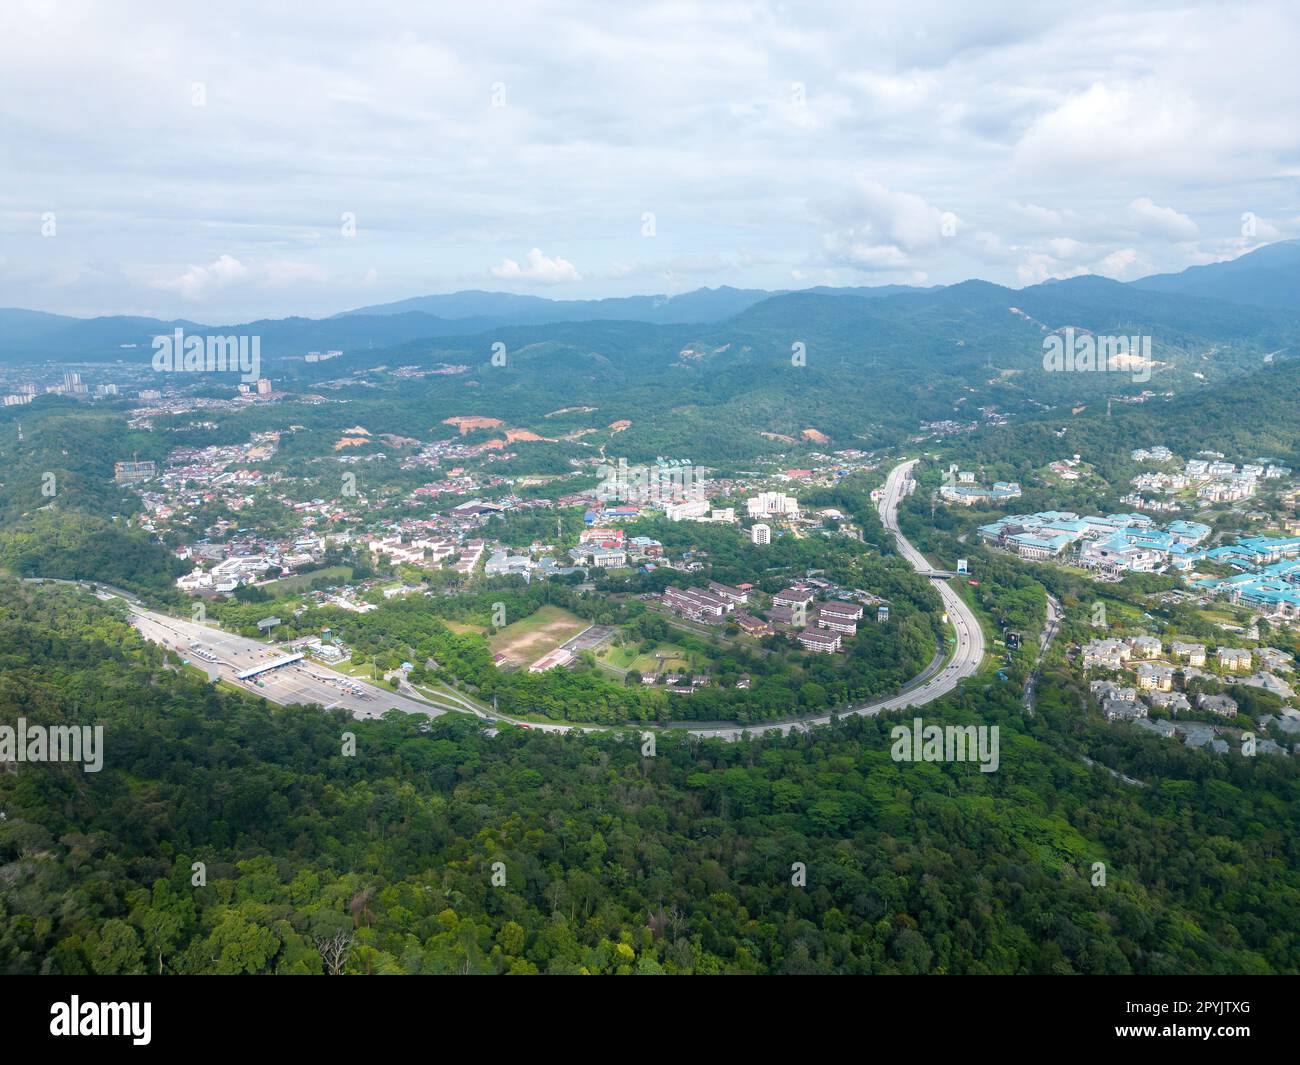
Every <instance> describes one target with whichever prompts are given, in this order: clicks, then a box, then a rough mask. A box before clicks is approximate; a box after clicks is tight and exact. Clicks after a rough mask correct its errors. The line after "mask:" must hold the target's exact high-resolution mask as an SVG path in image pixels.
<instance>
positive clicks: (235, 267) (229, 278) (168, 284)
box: [154, 255, 248, 301]
mask: <svg viewBox="0 0 1300 1065" xmlns="http://www.w3.org/2000/svg"><path fill="white" fill-rule="evenodd" d="M247 276H248V268H247V267H245V266H244V264H243V263H241V262H240V261H239V260H238V259H236V258H234V257H233V256H231V255H222V256H221V257H220V258H218V259H216V260H215V261H214V262H212V263H209V264H208V265H207V266H191V267H190V268H189V269H187V270H186V271H185V272H184V273H183V274H181V275H180V276H179V277H174V278H163V279H162V280H159V281H155V282H154V286H155V287H156V288H162V289H169V290H170V291H172V292H179V293H180V294H181V296H183V297H184V298H185V299H187V300H196V301H197V300H202V299H203V298H204V297H206V296H207V295H209V294H210V293H211V292H212V291H213V290H214V289H219V288H225V287H226V286H227V285H230V284H233V283H235V282H237V281H242V280H243V279H244V278H245V277H247Z"/></svg>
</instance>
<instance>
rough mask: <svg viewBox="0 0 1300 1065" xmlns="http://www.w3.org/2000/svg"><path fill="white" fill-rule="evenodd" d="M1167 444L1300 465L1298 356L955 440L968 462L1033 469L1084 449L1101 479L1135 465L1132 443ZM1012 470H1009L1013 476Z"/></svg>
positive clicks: (1183, 451)
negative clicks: (1234, 375)
mask: <svg viewBox="0 0 1300 1065" xmlns="http://www.w3.org/2000/svg"><path fill="white" fill-rule="evenodd" d="M1157 444H1163V445H1165V446H1166V447H1168V448H1170V449H1172V450H1173V451H1174V452H1175V453H1176V454H1178V455H1181V456H1183V457H1184V458H1191V457H1194V456H1195V455H1196V453H1197V452H1198V451H1201V450H1203V449H1210V450H1214V451H1219V452H1223V453H1224V454H1232V455H1235V456H1240V457H1241V458H1243V459H1246V460H1253V459H1255V458H1256V457H1264V458H1267V459H1269V460H1270V461H1274V462H1278V463H1282V464H1284V465H1288V466H1291V467H1292V468H1293V469H1300V361H1296V360H1286V361H1283V362H1278V363H1273V364H1269V365H1267V366H1265V367H1263V368H1262V369H1261V370H1259V371H1257V372H1255V373H1253V374H1249V375H1246V376H1244V377H1241V378H1238V379H1235V380H1233V381H1232V382H1230V383H1226V384H1219V385H1211V384H1197V385H1195V386H1193V387H1191V388H1189V389H1187V390H1186V391H1182V392H1179V393H1177V394H1175V395H1173V396H1170V397H1163V396H1162V397H1155V398H1152V399H1151V400H1149V401H1148V402H1145V403H1112V404H1111V406H1110V412H1109V413H1107V406H1106V403H1105V402H1104V400H1103V401H1102V402H1098V403H1091V404H1089V405H1087V406H1086V407H1085V408H1084V409H1083V410H1079V411H1077V412H1076V411H1072V410H1070V409H1065V408H1056V409H1053V410H1051V411H1045V412H1040V413H1038V414H1036V415H1033V416H1031V417H1029V418H1026V419H1024V420H1022V421H1020V422H1017V423H1013V424H1011V425H1007V426H1000V427H997V428H991V429H985V430H982V431H980V432H977V433H974V434H971V435H969V436H963V437H961V438H959V439H957V440H954V441H953V443H952V444H951V448H952V449H954V454H960V455H961V458H962V461H963V462H966V463H986V464H989V465H993V464H1006V465H1007V467H1008V469H1009V470H1014V469H1018V470H1021V471H1022V472H1023V475H1024V477H1025V478H1026V479H1028V476H1029V472H1030V471H1032V470H1033V469H1035V468H1037V467H1040V466H1042V465H1043V464H1044V463H1045V462H1048V461H1050V460H1052V459H1055V458H1057V457H1059V456H1060V455H1061V454H1063V453H1064V454H1070V453H1081V454H1085V455H1086V456H1087V457H1088V460H1089V462H1091V463H1093V464H1094V465H1096V466H1097V467H1098V470H1099V472H1101V473H1102V475H1103V476H1106V477H1112V476H1114V474H1115V470H1116V469H1118V468H1119V467H1124V466H1127V465H1128V464H1129V453H1130V451H1131V450H1132V449H1134V448H1139V447H1152V446H1155V445H1157ZM1010 475H1011V474H1010V473H1009V476H1010Z"/></svg>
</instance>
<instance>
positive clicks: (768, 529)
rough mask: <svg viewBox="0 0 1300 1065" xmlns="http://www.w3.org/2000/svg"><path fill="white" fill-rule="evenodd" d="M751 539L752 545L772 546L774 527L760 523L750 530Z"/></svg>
mask: <svg viewBox="0 0 1300 1065" xmlns="http://www.w3.org/2000/svg"><path fill="white" fill-rule="evenodd" d="M749 539H750V542H751V543H755V544H770V543H771V542H772V526H770V525H764V524H763V523H762V522H759V523H758V524H757V525H755V526H754V527H753V528H752V529H750V530H749Z"/></svg>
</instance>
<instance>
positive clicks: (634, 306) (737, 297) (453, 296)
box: [334, 285, 774, 325]
mask: <svg viewBox="0 0 1300 1065" xmlns="http://www.w3.org/2000/svg"><path fill="white" fill-rule="evenodd" d="M771 295H774V293H772V292H767V291H765V290H763V289H740V288H728V287H726V286H725V285H724V286H723V287H721V288H700V289H696V290H695V291H693V292H684V293H682V294H680V295H677V296H618V297H611V298H608V299H599V300H551V299H545V298H543V297H541V296H520V295H516V294H514V293H510V292H479V291H468V292H450V293H447V294H445V295H440V296H415V297H413V298H412V299H405V300H398V301H397V302H396V303H381V304H378V305H376V306H373V307H359V308H357V309H356V310H355V311H345V312H343V313H342V314H336V315H334V318H335V319H338V318H344V317H349V316H351V315H357V314H365V315H385V314H402V313H406V312H411V311H415V312H419V313H421V314H432V315H437V316H438V317H439V318H444V319H451V320H457V319H464V318H491V319H495V320H496V321H498V322H500V323H501V324H502V325H541V324H545V323H548V322H597V321H629V322H651V323H653V324H665V325H666V324H673V323H679V322H716V321H720V320H721V319H723V318H730V317H731V316H732V315H733V314H739V313H740V312H741V311H743V310H744V309H745V308H746V307H752V306H753V305H754V304H755V303H758V302H759V301H760V300H765V299H767V298H768V297H769V296H771Z"/></svg>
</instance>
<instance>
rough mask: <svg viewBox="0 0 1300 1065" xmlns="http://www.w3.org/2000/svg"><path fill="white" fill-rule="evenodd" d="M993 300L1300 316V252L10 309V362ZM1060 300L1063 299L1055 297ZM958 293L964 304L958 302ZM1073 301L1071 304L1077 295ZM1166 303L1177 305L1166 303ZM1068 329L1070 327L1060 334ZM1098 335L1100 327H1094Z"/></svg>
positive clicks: (383, 342)
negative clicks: (1010, 275)
mask: <svg viewBox="0 0 1300 1065" xmlns="http://www.w3.org/2000/svg"><path fill="white" fill-rule="evenodd" d="M976 292H984V293H986V294H988V295H990V297H992V298H993V299H994V301H995V302H996V303H997V304H998V305H999V306H1001V307H1003V308H1005V307H1006V306H1020V305H1021V304H1031V303H1032V304H1037V303H1038V302H1039V301H1042V300H1045V301H1046V302H1047V304H1048V305H1051V304H1053V303H1055V302H1056V301H1057V300H1058V299H1060V298H1062V297H1064V298H1065V300H1066V302H1067V303H1068V302H1070V301H1071V300H1077V299H1078V298H1079V297H1080V295H1081V294H1083V293H1088V294H1089V300H1091V299H1092V298H1095V297H1096V296H1097V295H1098V294H1102V293H1104V298H1105V299H1106V300H1107V301H1108V302H1109V303H1110V304H1111V305H1112V306H1113V307H1114V308H1115V309H1116V310H1117V311H1118V310H1119V309H1120V308H1128V309H1129V311H1130V313H1131V314H1132V315H1134V316H1136V317H1135V318H1134V319H1133V320H1135V321H1136V320H1140V319H1144V318H1146V317H1148V316H1149V314H1150V312H1151V310H1152V309H1154V308H1158V307H1162V306H1163V307H1164V308H1165V310H1173V311H1174V312H1175V313H1174V314H1173V319H1174V320H1173V321H1172V323H1171V324H1172V325H1174V326H1175V327H1182V326H1187V325H1188V324H1189V320H1196V319H1203V318H1205V316H1206V315H1207V314H1208V315H1209V316H1211V317H1213V316H1215V315H1222V314H1223V313H1225V310H1224V308H1219V309H1217V310H1216V309H1215V308H1213V307H1206V306H1200V307H1199V308H1198V307H1197V306H1196V305H1197V304H1204V302H1205V301H1209V302H1210V303H1222V304H1230V305H1233V306H1236V307H1238V308H1239V307H1243V306H1245V307H1254V308H1263V309H1268V310H1273V311H1280V312H1291V313H1300V241H1283V242H1279V243H1275V244H1270V245H1266V246H1264V247H1262V248H1259V249H1257V250H1255V251H1253V252H1250V253H1248V254H1246V255H1243V256H1241V257H1239V258H1237V259H1233V260H1230V261H1227V262H1221V263H1212V264H1208V265H1205V266H1193V267H1189V268H1188V269H1186V270H1183V271H1182V272H1181V273H1176V274H1158V275H1154V276H1151V277H1145V278H1141V279H1138V280H1136V281H1131V282H1124V283H1121V282H1114V281H1109V280H1107V279H1104V278H1100V277H1092V276H1089V277H1083V278H1072V279H1069V280H1065V281H1049V282H1044V283H1043V284H1039V285H1034V286H1030V287H1029V288H1026V289H1009V288H1004V287H1002V286H999V285H993V284H990V283H988V282H982V281H967V282H962V283H961V284H957V285H949V286H936V287H933V288H913V287H910V286H904V285H883V286H874V287H843V288H829V287H824V286H823V287H816V288H809V289H800V290H797V291H786V290H781V291H767V290H763V289H738V288H729V287H725V286H724V287H721V288H701V289H696V290H695V291H692V292H686V293H682V294H680V295H675V296H666V295H650V296H629V297H616V298H608V299H596V300H554V299H546V298H544V297H541V296H532V295H519V294H514V293H505V292H483V291H465V292H454V293H448V294H444V295H431V296H418V297H414V298H411V299H405V300H398V301H396V302H393V303H385V304H377V305H373V306H366V307H359V308H356V309H355V310H350V311H344V312H341V313H339V314H335V315H333V316H332V317H329V318H323V319H313V318H302V317H289V318H279V319H261V320H257V321H252V322H244V323H237V324H217V323H199V322H194V321H190V320H188V319H173V320H162V319H157V318H147V317H129V316H117V315H114V316H105V317H97V318H76V317H71V316H67V315H59V314H49V313H46V312H42V311H32V310H24V309H18V308H13V309H0V362H8V363H21V362H28V361H40V360H44V359H48V358H67V359H76V360H87V361H103V360H114V359H122V360H127V361H136V359H144V358H147V357H148V356H149V354H150V344H151V342H152V339H153V337H155V336H157V335H159V334H162V333H169V332H172V331H173V330H175V329H177V328H180V329H184V330H186V331H187V332H207V333H211V332H215V333H222V334H230V333H235V334H248V335H256V336H260V337H261V338H262V350H263V353H264V354H266V355H269V356H276V355H294V354H302V353H304V352H306V351H311V350H324V349H339V350H342V351H345V352H349V353H353V352H359V351H364V350H367V349H384V348H388V347H391V346H394V345H402V344H406V343H409V342H411V341H415V340H421V339H426V338H437V337H457V336H474V335H479V334H483V333H486V332H488V331H490V330H500V329H507V328H512V327H520V326H537V325H548V324H555V323H563V322H597V321H607V322H608V321H625V322H641V323H647V324H650V325H692V324H694V325H706V324H711V323H719V322H724V321H727V320H729V319H732V318H734V317H736V316H738V315H741V314H744V313H745V312H748V311H750V310H752V309H754V308H757V307H759V306H760V305H763V306H764V307H766V308H767V309H766V311H765V312H763V313H766V314H769V315H776V316H781V315H783V314H786V313H788V312H792V311H793V310H794V308H797V307H805V308H806V307H807V306H809V304H808V302H807V299H808V297H809V296H823V297H831V296H837V297H857V298H858V299H872V300H880V301H884V303H886V304H888V305H890V306H891V307H894V308H897V309H898V311H899V313H900V314H901V315H902V316H903V317H905V318H914V317H915V316H916V315H917V314H918V313H924V312H925V311H926V310H927V309H932V310H934V311H935V312H936V313H940V314H942V313H944V308H945V307H948V306H951V305H952V301H953V299H954V298H955V299H957V301H958V302H961V301H962V300H965V299H969V298H970V297H971V295H972V294H973V293H976ZM1054 293H1055V295H1054ZM954 294H955V295H954ZM1067 294H1068V295H1067ZM1156 294H1159V295H1160V296H1161V297H1164V298H1166V299H1173V300H1174V301H1175V302H1174V304H1173V305H1164V304H1160V303H1158V302H1155V296H1156ZM1054 324H1059V323H1054ZM1094 328H1095V327H1094Z"/></svg>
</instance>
